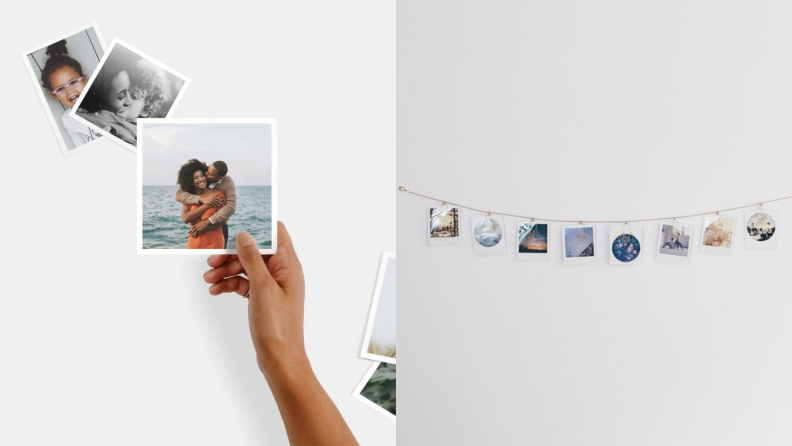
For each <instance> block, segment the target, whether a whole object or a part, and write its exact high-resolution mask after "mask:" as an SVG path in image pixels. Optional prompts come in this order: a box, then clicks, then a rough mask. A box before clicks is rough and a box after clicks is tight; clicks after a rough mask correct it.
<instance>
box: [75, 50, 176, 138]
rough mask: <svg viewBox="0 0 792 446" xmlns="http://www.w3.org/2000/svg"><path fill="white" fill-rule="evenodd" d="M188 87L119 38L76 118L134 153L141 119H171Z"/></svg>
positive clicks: (82, 99) (81, 99)
mask: <svg viewBox="0 0 792 446" xmlns="http://www.w3.org/2000/svg"><path fill="white" fill-rule="evenodd" d="M186 85H187V79H186V78H182V77H181V76H179V75H177V74H175V73H174V72H172V71H171V70H169V69H167V68H165V67H163V66H162V65H161V64H159V63H158V62H156V61H153V60H151V59H150V58H148V57H146V56H145V55H142V54H140V53H139V52H138V51H137V50H134V49H132V48H131V47H129V46H128V45H126V44H122V43H121V42H119V41H118V40H117V39H116V40H114V41H113V43H111V44H110V46H109V47H108V50H107V54H106V55H105V57H104V59H103V60H102V62H101V63H100V65H99V68H98V69H97V72H96V74H95V76H94V78H93V80H91V81H90V82H89V83H88V85H87V86H86V87H85V89H84V91H83V94H82V95H81V96H80V97H79V98H78V99H77V103H76V107H77V108H76V109H75V110H74V111H72V116H73V117H75V118H76V119H77V120H78V121H82V122H84V123H85V124H87V125H88V127H91V128H93V129H94V130H98V131H99V132H102V133H103V134H104V135H105V136H107V137H108V138H109V139H111V140H114V141H115V142H118V143H121V145H123V146H124V147H127V148H129V149H130V150H133V151H134V150H135V147H136V145H137V119H138V118H165V117H167V116H168V114H169V113H170V112H171V110H172V108H173V106H174V105H175V104H176V102H177V98H178V97H179V95H180V93H182V92H183V90H184V88H185V87H186Z"/></svg>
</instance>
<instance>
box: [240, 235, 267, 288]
mask: <svg viewBox="0 0 792 446" xmlns="http://www.w3.org/2000/svg"><path fill="white" fill-rule="evenodd" d="M236 248H237V256H238V258H239V262H240V263H241V264H242V268H245V274H247V276H248V279H249V280H250V282H251V285H250V286H251V288H252V289H253V290H254V291H255V290H256V289H257V288H259V287H260V288H264V287H266V286H268V285H270V284H271V283H273V279H272V276H271V275H270V272H269V270H268V269H267V265H265V264H264V259H263V258H262V257H261V251H259V249H258V246H256V241H255V240H253V237H251V236H250V234H248V233H247V232H240V233H239V234H237V237H236ZM260 288H259V289H260Z"/></svg>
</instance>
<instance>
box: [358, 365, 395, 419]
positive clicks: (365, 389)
mask: <svg viewBox="0 0 792 446" xmlns="http://www.w3.org/2000/svg"><path fill="white" fill-rule="evenodd" d="M352 396H353V397H355V398H357V399H358V400H360V401H362V402H363V403H364V404H366V405H367V406H369V407H371V408H372V409H374V410H375V411H377V412H378V413H380V414H382V415H384V416H386V417H387V418H388V419H389V420H391V421H396V364H389V363H386V362H375V363H374V364H372V365H371V367H370V368H369V369H368V371H367V372H366V374H365V375H364V376H363V379H362V380H360V383H359V384H358V385H357V387H355V390H354V391H353V392H352Z"/></svg>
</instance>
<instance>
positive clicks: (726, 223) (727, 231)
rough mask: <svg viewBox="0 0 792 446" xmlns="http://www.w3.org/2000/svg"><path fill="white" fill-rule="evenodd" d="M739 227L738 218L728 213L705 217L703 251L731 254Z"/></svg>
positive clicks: (705, 252) (706, 252) (702, 237)
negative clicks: (735, 233)
mask: <svg viewBox="0 0 792 446" xmlns="http://www.w3.org/2000/svg"><path fill="white" fill-rule="evenodd" d="M736 229H737V218H735V217H731V216H728V215H720V214H718V215H714V216H708V217H704V229H703V231H702V234H701V249H700V250H701V252H702V253H703V254H715V255H722V256H730V255H732V253H733V252H734V231H735V230H736Z"/></svg>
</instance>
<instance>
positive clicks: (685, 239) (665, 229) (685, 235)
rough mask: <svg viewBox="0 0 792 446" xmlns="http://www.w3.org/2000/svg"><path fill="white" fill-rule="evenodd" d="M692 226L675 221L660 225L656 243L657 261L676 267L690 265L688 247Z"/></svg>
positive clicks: (690, 240)
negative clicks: (675, 265)
mask: <svg viewBox="0 0 792 446" xmlns="http://www.w3.org/2000/svg"><path fill="white" fill-rule="evenodd" d="M692 238H693V226H691V225H683V224H681V223H677V222H675V221H672V222H662V223H660V238H659V239H658V241H657V261H658V262H665V263H674V264H677V265H688V264H690V246H691V243H692V242H693V240H692Z"/></svg>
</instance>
